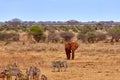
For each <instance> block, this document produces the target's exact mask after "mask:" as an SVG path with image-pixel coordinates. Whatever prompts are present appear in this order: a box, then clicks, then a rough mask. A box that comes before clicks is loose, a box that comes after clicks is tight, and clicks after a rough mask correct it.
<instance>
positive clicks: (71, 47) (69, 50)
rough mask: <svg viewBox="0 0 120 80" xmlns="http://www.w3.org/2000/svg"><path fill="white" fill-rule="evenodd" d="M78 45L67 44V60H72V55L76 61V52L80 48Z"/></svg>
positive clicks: (75, 43)
mask: <svg viewBox="0 0 120 80" xmlns="http://www.w3.org/2000/svg"><path fill="white" fill-rule="evenodd" d="M78 46H79V45H78V43H77V42H66V43H65V52H66V56H67V60H70V58H71V54H70V53H72V59H73V60H74V57H75V50H76V49H77V48H78Z"/></svg>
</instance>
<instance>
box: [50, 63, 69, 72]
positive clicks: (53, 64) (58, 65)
mask: <svg viewBox="0 0 120 80" xmlns="http://www.w3.org/2000/svg"><path fill="white" fill-rule="evenodd" d="M52 67H53V72H55V68H57V69H58V72H60V71H62V68H64V71H66V68H67V62H66V61H52Z"/></svg>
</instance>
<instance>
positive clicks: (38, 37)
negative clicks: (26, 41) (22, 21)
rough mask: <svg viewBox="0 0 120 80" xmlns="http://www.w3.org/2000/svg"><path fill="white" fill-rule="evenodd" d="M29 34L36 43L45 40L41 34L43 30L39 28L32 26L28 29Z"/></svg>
mask: <svg viewBox="0 0 120 80" xmlns="http://www.w3.org/2000/svg"><path fill="white" fill-rule="evenodd" d="M29 34H31V35H33V38H34V39H35V41H36V42H39V41H40V40H44V39H45V35H44V33H43V29H42V28H41V27H39V26H32V27H31V28H30V31H29Z"/></svg>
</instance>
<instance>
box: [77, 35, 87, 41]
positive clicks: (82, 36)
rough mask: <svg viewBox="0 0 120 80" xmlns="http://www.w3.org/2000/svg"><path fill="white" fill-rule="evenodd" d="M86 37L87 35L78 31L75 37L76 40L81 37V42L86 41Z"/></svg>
mask: <svg viewBox="0 0 120 80" xmlns="http://www.w3.org/2000/svg"><path fill="white" fill-rule="evenodd" d="M86 38H87V36H86V35H85V34H83V33H78V35H77V39H78V40H80V39H81V40H82V41H83V42H86Z"/></svg>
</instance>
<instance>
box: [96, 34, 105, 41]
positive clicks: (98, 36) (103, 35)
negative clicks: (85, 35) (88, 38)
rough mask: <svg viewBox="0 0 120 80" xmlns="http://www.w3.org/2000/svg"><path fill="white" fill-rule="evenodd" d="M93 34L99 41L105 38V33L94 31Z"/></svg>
mask: <svg viewBox="0 0 120 80" xmlns="http://www.w3.org/2000/svg"><path fill="white" fill-rule="evenodd" d="M95 34H96V37H97V39H99V40H100V41H103V40H105V39H106V35H105V34H104V33H101V32H96V33H95Z"/></svg>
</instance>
